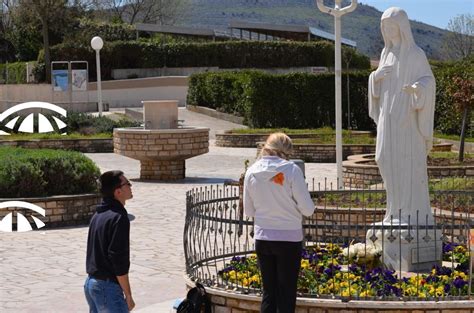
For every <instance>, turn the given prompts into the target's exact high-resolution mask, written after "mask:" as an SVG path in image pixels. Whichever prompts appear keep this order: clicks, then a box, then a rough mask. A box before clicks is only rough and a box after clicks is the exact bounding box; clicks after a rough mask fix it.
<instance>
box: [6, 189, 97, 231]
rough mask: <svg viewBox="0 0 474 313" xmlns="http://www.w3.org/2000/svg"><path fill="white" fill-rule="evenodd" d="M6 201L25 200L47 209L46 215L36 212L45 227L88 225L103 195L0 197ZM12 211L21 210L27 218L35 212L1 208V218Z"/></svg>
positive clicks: (14, 217)
mask: <svg viewBox="0 0 474 313" xmlns="http://www.w3.org/2000/svg"><path fill="white" fill-rule="evenodd" d="M4 201H25V202H29V203H32V204H36V205H38V206H40V207H41V208H43V209H44V210H45V211H46V216H44V217H43V216H41V215H39V214H35V217H38V218H39V219H40V220H41V221H43V222H44V223H45V227H44V228H56V227H64V226H74V225H88V224H89V221H90V219H91V217H92V215H94V213H95V211H96V205H98V204H99V203H100V201H101V196H100V195H99V194H93V193H87V194H78V195H64V196H51V197H35V198H2V199H0V202H4ZM12 211H15V212H20V213H22V214H23V215H24V216H25V217H27V218H28V217H29V216H31V215H32V212H33V211H31V210H29V209H24V208H6V209H2V210H0V220H1V219H3V217H5V216H6V215H7V214H8V213H10V212H12ZM38 215H39V216H38ZM31 220H32V219H31V218H30V219H29V221H30V222H31ZM13 223H14V224H16V214H13Z"/></svg>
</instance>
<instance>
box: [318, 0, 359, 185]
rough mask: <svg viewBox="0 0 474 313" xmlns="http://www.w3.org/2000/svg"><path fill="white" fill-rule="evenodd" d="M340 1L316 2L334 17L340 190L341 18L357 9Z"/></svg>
mask: <svg viewBox="0 0 474 313" xmlns="http://www.w3.org/2000/svg"><path fill="white" fill-rule="evenodd" d="M341 1H342V0H335V3H334V8H329V7H327V6H325V5H324V3H323V0H316V4H317V5H318V9H319V10H321V11H322V12H325V13H328V14H331V15H332V16H334V37H335V43H336V46H335V49H334V58H335V62H334V63H335V72H336V76H335V77H336V79H335V82H336V163H337V180H338V182H337V185H338V186H337V187H338V188H339V189H342V186H343V181H342V114H341V111H342V104H341V16H343V15H344V14H346V13H350V12H352V11H354V10H355V9H356V8H357V0H351V4H350V6H347V7H344V8H341Z"/></svg>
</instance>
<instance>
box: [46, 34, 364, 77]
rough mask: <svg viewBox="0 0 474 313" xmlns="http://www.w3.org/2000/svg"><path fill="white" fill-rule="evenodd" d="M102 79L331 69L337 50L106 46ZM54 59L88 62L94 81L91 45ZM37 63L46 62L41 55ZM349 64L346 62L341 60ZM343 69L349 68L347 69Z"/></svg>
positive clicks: (319, 45) (306, 45) (358, 63)
mask: <svg viewBox="0 0 474 313" xmlns="http://www.w3.org/2000/svg"><path fill="white" fill-rule="evenodd" d="M344 49H347V53H344V54H343V55H344V56H345V57H346V56H347V55H350V56H349V57H350V63H349V66H350V67H351V68H356V69H368V68H369V67H370V61H369V58H368V57H366V56H364V55H362V54H360V53H358V52H356V51H354V50H353V49H349V48H346V47H344ZM100 53H101V61H102V64H101V66H102V75H103V78H104V79H110V78H111V73H112V69H115V68H159V67H220V68H272V67H299V66H326V67H333V64H334V45H333V44H332V43H329V42H325V41H319V42H270V41H224V42H179V43H169V44H162V43H157V42H153V41H146V42H144V41H115V42H106V43H105V45H104V48H103V49H102V50H101V52H100ZM51 59H52V60H56V61H60V60H71V61H73V60H85V61H88V62H89V68H90V71H89V74H90V77H91V78H92V79H95V72H96V70H95V53H94V52H93V51H92V48H91V47H90V46H89V44H87V45H85V44H77V43H75V44H72V43H64V44H60V45H56V46H54V47H51ZM38 61H39V62H44V55H43V54H42V53H40V55H39V57H38ZM343 62H345V60H343ZM344 64H345V63H344Z"/></svg>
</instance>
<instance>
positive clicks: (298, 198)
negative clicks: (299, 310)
mask: <svg viewBox="0 0 474 313" xmlns="http://www.w3.org/2000/svg"><path fill="white" fill-rule="evenodd" d="M292 148H293V144H292V142H291V139H290V138H289V137H288V136H287V135H285V134H283V133H274V134H271V135H270V136H269V137H268V139H267V141H266V143H265V146H264V147H263V148H262V152H261V155H260V158H259V160H258V161H257V162H255V163H254V164H253V165H252V166H251V167H250V168H249V169H248V170H247V173H246V174H245V181H244V212H245V215H247V216H250V217H253V218H254V226H255V250H256V252H257V257H258V262H259V266H260V270H261V272H262V280H263V297H262V305H261V312H263V313H269V312H272V313H275V312H277V311H278V312H279V313H293V312H294V311H295V304H296V285H297V281H298V274H299V269H300V263H301V252H302V241H303V228H302V219H303V215H304V216H310V215H311V214H313V212H314V203H313V201H312V200H311V197H310V195H309V192H308V187H307V186H306V182H305V180H304V177H303V173H302V171H301V170H300V168H299V167H298V166H297V165H296V164H294V163H293V162H289V161H288V156H289V155H290V153H291V151H292Z"/></svg>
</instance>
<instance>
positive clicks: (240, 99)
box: [187, 58, 474, 135]
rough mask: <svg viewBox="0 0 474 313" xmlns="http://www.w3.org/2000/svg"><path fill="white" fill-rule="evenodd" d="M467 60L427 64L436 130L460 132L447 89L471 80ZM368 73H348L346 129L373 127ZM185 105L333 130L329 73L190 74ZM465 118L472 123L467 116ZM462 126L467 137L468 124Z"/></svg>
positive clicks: (248, 119)
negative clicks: (432, 81)
mask: <svg viewBox="0 0 474 313" xmlns="http://www.w3.org/2000/svg"><path fill="white" fill-rule="evenodd" d="M473 60H474V58H471V59H468V60H464V61H462V62H458V63H436V64H433V65H432V67H433V72H434V74H435V79H436V110H435V130H436V131H438V132H441V133H443V134H455V135H459V134H460V131H461V120H462V115H461V113H460V112H458V111H457V110H456V106H455V103H454V102H453V99H452V97H451V95H450V94H449V92H448V91H447V90H448V86H449V85H450V84H452V83H453V81H452V77H453V76H455V75H461V76H462V77H465V78H467V79H473V78H472V76H473V73H474V65H473V64H474V62H473ZM346 75H347V74H343V77H342V114H343V117H342V121H343V127H347V93H346V77H347V76H346ZM368 75H369V72H368V71H360V72H357V73H356V72H353V73H350V74H349V77H350V80H349V86H350V102H351V126H352V128H355V129H360V130H373V129H374V127H375V125H374V123H373V122H372V120H371V119H369V117H368V109H367V86H368ZM187 103H188V104H190V105H200V106H205V107H209V108H213V109H217V110H219V111H223V112H226V113H231V114H237V115H240V116H243V117H244V118H245V123H246V124H248V125H249V126H252V127H262V128H263V127H276V128H281V127H288V128H319V127H325V126H330V127H334V75H333V74H320V75H313V74H305V73H294V74H285V75H273V74H265V73H262V72H258V71H243V72H220V73H200V74H194V75H192V76H191V77H190V80H189V91H188V98H187ZM469 120H470V121H473V120H474V119H473V113H472V112H471V115H470V119H469ZM468 124H469V125H470V126H468V135H469V134H472V132H473V126H474V125H473V124H474V122H471V123H468Z"/></svg>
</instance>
